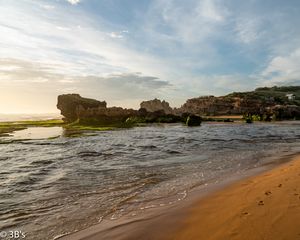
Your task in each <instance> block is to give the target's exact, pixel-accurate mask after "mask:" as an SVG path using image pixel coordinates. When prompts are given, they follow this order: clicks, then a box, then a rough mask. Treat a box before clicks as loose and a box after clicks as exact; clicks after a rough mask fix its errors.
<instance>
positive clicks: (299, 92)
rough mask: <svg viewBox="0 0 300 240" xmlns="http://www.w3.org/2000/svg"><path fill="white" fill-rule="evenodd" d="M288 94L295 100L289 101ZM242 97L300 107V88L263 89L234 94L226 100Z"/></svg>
mask: <svg viewBox="0 0 300 240" xmlns="http://www.w3.org/2000/svg"><path fill="white" fill-rule="evenodd" d="M287 94H293V95H294V96H295V99H293V100H289V99H288V98H287V96H286V95H287ZM226 97H227V98H231V97H240V98H246V99H257V100H263V101H275V102H276V103H277V104H290V105H298V106H300V86H287V87H276V86H275V87H270V88H268V87H262V88H257V89H255V91H251V92H234V93H231V94H228V95H226V96H225V98H226Z"/></svg>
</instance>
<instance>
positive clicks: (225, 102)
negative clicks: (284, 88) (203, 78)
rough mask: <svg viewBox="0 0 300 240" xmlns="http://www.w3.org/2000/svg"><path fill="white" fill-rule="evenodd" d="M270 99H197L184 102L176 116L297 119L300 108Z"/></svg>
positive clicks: (233, 97) (177, 110) (247, 97)
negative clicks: (247, 116) (249, 116)
mask: <svg viewBox="0 0 300 240" xmlns="http://www.w3.org/2000/svg"><path fill="white" fill-rule="evenodd" d="M278 102H280V103H281V102H282V101H276V99H274V98H271V97H265V98H260V97H256V96H222V97H214V96H207V97H199V98H192V99H189V100H187V101H186V103H185V104H183V105H182V106H181V107H180V108H179V109H175V110H174V111H175V112H176V113H177V114H183V113H190V114H195V115H200V116H218V115H258V116H261V118H262V119H265V118H269V117H270V116H272V117H271V118H274V119H277V120H279V119H293V118H296V119H299V118H300V106H297V105H289V104H288V102H283V104H278Z"/></svg>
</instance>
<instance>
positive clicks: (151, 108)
mask: <svg viewBox="0 0 300 240" xmlns="http://www.w3.org/2000/svg"><path fill="white" fill-rule="evenodd" d="M140 107H141V109H145V110H146V111H147V112H157V111H163V112H164V113H165V114H172V113H173V109H172V108H171V107H170V105H169V103H168V102H166V101H165V100H163V101H161V100H159V99H157V98H155V99H153V100H149V101H143V102H141V104H140Z"/></svg>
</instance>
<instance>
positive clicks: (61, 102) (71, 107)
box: [57, 94, 106, 122]
mask: <svg viewBox="0 0 300 240" xmlns="http://www.w3.org/2000/svg"><path fill="white" fill-rule="evenodd" d="M57 108H58V109H59V110H60V111H61V115H63V116H64V117H65V120H66V121H67V122H74V121H76V120H77V119H78V117H79V113H80V111H82V110H86V109H91V108H94V109H95V108H102V109H103V108H106V102H105V101H103V102H100V101H97V100H94V99H90V98H83V97H81V96H80V95H79V94H63V95H60V96H58V98H57Z"/></svg>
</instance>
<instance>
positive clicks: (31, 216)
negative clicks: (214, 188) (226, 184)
mask: <svg viewBox="0 0 300 240" xmlns="http://www.w3.org/2000/svg"><path fill="white" fill-rule="evenodd" d="M299 148H300V124H299V123H295V122H294V123H293V124H291V123H285V124H282V123H268V124H267V123H263V124H208V123H204V124H203V125H202V126H201V127H195V128H188V127H185V126H182V125H177V124H175V125H154V126H148V127H140V128H133V129H126V130H124V129H123V130H118V131H107V132H95V133H93V135H91V136H84V137H73V138H68V137H65V135H64V134H63V133H62V135H61V137H59V138H56V139H51V140H49V139H39V140H37V139H35V140H34V139H33V140H27V141H18V142H13V143H10V144H0V153H1V155H0V184H1V185H0V186H1V188H0V230H9V229H21V230H22V231H24V232H26V233H27V238H26V239H53V238H54V237H55V236H58V235H61V234H64V233H68V232H73V231H76V230H79V229H83V228H85V227H87V226H90V225H92V224H95V223H97V222H99V221H101V219H103V218H106V219H116V218H119V217H120V216H122V215H125V214H127V215H128V214H129V215H130V214H131V215H135V214H143V211H144V209H147V208H150V207H157V206H161V205H165V204H169V203H172V202H175V201H178V200H181V199H182V198H184V197H185V196H186V194H188V192H189V191H191V190H192V189H193V188H195V187H196V186H199V185H204V184H209V183H210V182H213V181H216V180H222V179H224V178H226V177H228V176H229V175H232V174H235V173H237V172H243V171H247V170H248V169H251V168H255V167H258V166H261V165H263V164H266V163H269V162H272V161H274V156H276V157H277V158H278V157H280V156H283V155H285V154H291V153H293V152H297V151H299Z"/></svg>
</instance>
